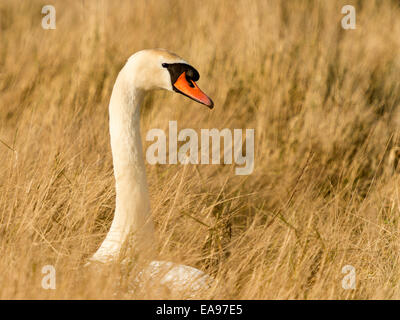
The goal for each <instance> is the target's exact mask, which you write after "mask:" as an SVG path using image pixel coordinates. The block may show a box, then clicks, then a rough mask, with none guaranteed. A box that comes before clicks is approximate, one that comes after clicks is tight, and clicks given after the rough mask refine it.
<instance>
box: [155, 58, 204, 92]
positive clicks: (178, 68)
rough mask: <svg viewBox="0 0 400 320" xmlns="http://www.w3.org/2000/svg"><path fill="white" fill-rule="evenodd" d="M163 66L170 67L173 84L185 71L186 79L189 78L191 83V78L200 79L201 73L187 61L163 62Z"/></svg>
mask: <svg viewBox="0 0 400 320" xmlns="http://www.w3.org/2000/svg"><path fill="white" fill-rule="evenodd" d="M162 66H163V67H164V68H167V69H168V71H169V74H170V76H171V83H172V85H173V84H174V83H175V82H176V80H177V79H178V78H179V76H180V75H181V74H182V73H184V72H186V79H187V80H188V82H189V85H190V84H191V82H190V81H189V80H193V81H197V80H199V79H200V75H199V73H198V72H197V70H196V69H195V68H193V67H192V66H191V65H188V64H186V63H163V64H162ZM174 89H175V87H174Z"/></svg>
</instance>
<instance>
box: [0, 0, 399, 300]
mask: <svg viewBox="0 0 400 320" xmlns="http://www.w3.org/2000/svg"><path fill="white" fill-rule="evenodd" d="M46 4H49V3H48V1H26V0H24V1H13V0H2V1H1V2H0V140H1V141H0V163H1V166H0V257H1V259H0V283H1V287H0V298H2V299H5V298H11V299H15V298H61V299H63V298H89V299H96V298H146V297H150V298H168V297H171V295H169V294H168V292H164V291H163V292H161V293H160V292H158V291H156V290H152V289H148V290H147V291H146V292H145V293H143V292H140V291H139V290H135V293H133V294H130V295H129V294H127V293H126V290H125V289H126V287H127V286H128V283H129V282H130V281H131V279H132V277H134V275H135V272H136V270H137V269H138V267H135V266H134V267H133V270H127V269H126V268H124V267H121V266H118V265H115V266H110V267H109V268H107V270H106V269H105V268H104V269H102V270H100V271H99V272H92V271H88V269H87V268H84V267H83V265H84V263H85V261H86V259H87V258H88V257H89V256H90V255H91V254H93V253H94V251H95V250H96V248H97V247H98V246H99V245H100V243H101V241H102V240H103V239H104V236H105V234H106V232H107V230H108V228H109V226H110V223H111V220H112V216H113V209H114V197H115V191H114V178H113V171H112V159H111V152H110V146H109V133H108V108H107V107H108V102H109V98H110V94H111V90H112V86H113V84H114V81H115V79H116V75H117V73H118V72H119V70H120V69H121V67H122V66H123V64H124V63H125V61H126V59H127V58H128V57H129V56H130V55H131V54H133V53H134V52H136V51H138V50H140V49H144V48H158V47H161V48H166V49H168V50H170V51H173V52H176V53H177V54H179V55H180V56H182V57H183V58H184V59H186V60H187V61H189V62H190V63H192V64H193V65H194V66H195V67H196V68H197V69H198V70H199V72H200V74H201V79H200V81H199V84H200V87H201V88H202V89H203V90H204V91H205V92H207V93H208V94H209V95H210V96H211V97H212V98H213V100H214V102H215V108H214V110H212V111H209V110H207V109H206V108H204V107H203V106H200V105H198V104H195V103H194V102H193V101H191V100H189V99H185V98H183V97H182V96H180V95H175V94H171V93H169V92H156V93H154V94H151V95H149V96H148V97H147V99H146V101H145V106H144V108H143V112H142V132H143V133H145V132H147V131H148V130H149V129H151V128H161V129H163V130H165V131H166V132H167V129H168V121H169V120H177V121H178V129H182V128H194V129H196V130H200V128H219V129H222V128H225V127H226V128H232V129H233V128H243V129H244V128H254V129H255V152H256V157H255V169H254V172H253V174H251V175H250V176H236V175H235V174H234V166H232V165H214V166H212V165H197V166H194V165H188V166H182V165H160V166H151V165H147V168H146V169H147V174H148V180H149V187H150V193H151V206H152V214H153V217H154V220H155V222H156V228H157V234H158V248H157V250H158V252H159V254H160V258H161V259H164V260H169V261H174V262H178V263H183V264H187V265H191V266H194V267H197V268H199V269H202V270H204V271H206V272H207V273H209V274H211V275H213V276H214V277H216V279H217V280H218V281H219V283H220V285H218V286H216V287H214V288H212V289H211V290H209V292H206V293H202V295H201V296H200V297H202V298H222V299H225V298H231V299H266V298H268V299H276V298H283V299H287V298H290V299H303V298H306V299H336V298H339V299H355V298H357V299H381V298H385V299H393V298H397V299H399V298H400V265H399V262H400V260H399V252H400V250H399V249H400V248H399V244H400V243H399V231H400V221H399V213H400V200H399V195H400V192H399V179H400V175H399V170H398V169H397V163H398V160H399V156H400V151H399V150H400V149H399V147H400V129H399V128H400V108H399V107H400V106H399V104H400V81H399V77H400V58H399V57H400V55H399V52H400V51H399V50H400V7H399V4H398V2H397V1H389V0H384V1H378V0H368V1H361V0H359V1H355V0H353V1H350V2H349V1H340V0H332V1H322V0H321V1H318V0H315V1H311V0H308V1H307V0H296V1H273V0H269V1H261V0H260V1H256V0H236V1H228V0H226V1H225V0H221V1H208V0H203V1H186V0H174V1H167V0H163V1H161V0H146V1H118V2H117V3H116V2H111V1H106V0H103V1H78V0H76V1H51V4H53V5H54V6H55V7H56V10H57V29H56V30H43V29H42V27H41V19H42V17H43V15H42V14H41V8H42V6H43V5H46ZM346 4H352V5H354V6H355V7H356V9H357V29H356V30H348V31H346V30H343V29H342V28H341V23H340V21H341V18H342V17H343V15H342V14H341V8H342V6H344V5H346ZM148 145H149V143H145V146H148ZM192 217H195V218H196V219H197V220H196V219H193V218H192ZM198 220H200V221H201V223H200V222H199V221H198ZM48 264H51V265H54V266H55V268H56V270H57V289H56V290H44V289H42V288H41V280H42V277H43V275H42V274H41V268H42V267H43V266H44V265H48ZM347 264H350V265H352V266H354V267H355V268H356V276H357V283H356V285H357V288H356V289H355V290H344V289H343V288H342V286H341V281H342V278H343V277H344V276H345V275H344V274H342V273H341V270H342V267H343V266H345V265H347ZM116 283H119V284H120V285H121V286H120V287H118V286H116ZM116 287H117V289H116ZM178 298H179V297H178Z"/></svg>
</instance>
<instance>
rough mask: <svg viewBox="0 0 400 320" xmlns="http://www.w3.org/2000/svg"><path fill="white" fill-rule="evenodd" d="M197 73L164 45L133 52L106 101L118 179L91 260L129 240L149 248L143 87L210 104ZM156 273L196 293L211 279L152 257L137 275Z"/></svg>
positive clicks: (106, 256)
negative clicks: (106, 227)
mask: <svg viewBox="0 0 400 320" xmlns="http://www.w3.org/2000/svg"><path fill="white" fill-rule="evenodd" d="M198 79H199V73H198V72H197V71H196V69H194V68H193V67H192V66H191V65H190V64H188V63H187V62H186V61H185V60H183V59H181V58H180V57H178V56H177V55H175V54H173V53H170V52H168V51H166V50H163V49H151V50H142V51H139V52H137V53H135V54H134V55H132V56H131V57H130V58H129V59H128V61H127V63H126V64H125V66H124V67H123V68H122V70H121V71H120V73H119V74H118V77H117V80H116V82H115V84H114V88H113V91H112V94H111V100H110V104H109V117H110V123H109V125H110V137H111V149H112V156H113V165H114V176H115V183H116V206H115V213H114V219H113V222H112V224H111V228H110V231H109V232H108V234H107V236H106V238H105V240H104V241H103V243H102V244H101V246H100V247H99V249H98V250H97V251H96V253H95V254H94V255H93V256H92V258H90V260H91V261H98V262H103V263H106V262H111V261H115V260H116V259H117V258H118V256H119V254H120V251H121V248H122V245H123V244H124V242H125V241H126V240H127V238H128V235H130V237H129V239H130V240H132V242H131V243H132V245H133V246H134V248H135V250H138V251H140V252H144V253H146V252H151V251H152V250H153V247H154V227H153V222H152V220H151V217H150V201H149V195H148V189H147V181H146V172H145V164H144V160H143V150H142V142H141V137H140V119H139V118H140V105H141V103H142V100H143V97H144V95H145V94H146V92H148V91H150V90H155V89H165V90H169V91H175V92H178V93H180V94H183V95H185V96H187V97H189V98H191V99H193V100H195V101H197V102H199V103H201V104H204V105H206V106H208V107H209V108H210V109H212V108H213V106H214V103H213V102H212V100H211V99H210V98H209V97H208V96H207V95H206V94H204V93H203V92H202V91H201V90H200V89H199V87H198V86H197V85H196V83H195V81H197V80H198ZM157 276H158V278H159V282H160V283H161V284H163V285H167V287H171V288H172V289H173V290H175V289H177V288H178V289H179V290H180V289H183V290H186V289H187V290H188V291H190V292H194V291H196V290H198V289H201V288H205V287H208V285H209V283H210V282H211V281H212V278H210V277H209V276H207V275H206V274H205V273H203V272H202V271H200V270H197V269H195V268H192V267H189V266H184V265H175V264H173V263H171V262H165V261H152V262H151V263H150V264H149V266H148V267H147V268H146V269H145V270H143V271H142V272H140V274H139V278H140V279H142V278H143V277H147V278H155V277H157Z"/></svg>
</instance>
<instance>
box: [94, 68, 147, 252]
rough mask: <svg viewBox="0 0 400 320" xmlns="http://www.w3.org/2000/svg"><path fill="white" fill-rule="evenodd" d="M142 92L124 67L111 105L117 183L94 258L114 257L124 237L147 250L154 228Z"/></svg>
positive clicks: (113, 92)
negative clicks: (111, 216)
mask: <svg viewBox="0 0 400 320" xmlns="http://www.w3.org/2000/svg"><path fill="white" fill-rule="evenodd" d="M143 96H144V92H143V91H142V90H140V89H138V88H137V87H136V86H135V83H134V79H133V78H129V77H127V74H126V72H125V70H124V69H122V70H121V72H120V74H119V75H118V78H117V81H116V83H115V85H114V88H113V91H112V95H111V100H110V105H109V117H110V122H109V125H110V138H111V150H112V157H113V166H114V177H115V187H116V204H115V213H114V219H113V222H112V224H111V228H110V231H109V232H108V234H107V236H106V238H105V240H104V241H103V243H102V245H101V246H100V248H99V249H98V251H97V252H96V253H95V255H94V257H93V258H94V259H95V260H110V258H111V259H115V258H116V257H117V256H118V255H119V254H120V251H121V248H122V246H123V244H124V243H125V241H126V240H127V239H128V236H129V240H132V242H131V243H130V244H131V246H132V248H134V249H135V253H139V251H145V252H150V251H152V247H153V240H154V230H153V223H152V220H151V216H150V201H149V194H148V187H147V180H146V171H145V164H144V159H143V149H142V141H141V134H140V105H141V103H142V100H143Z"/></svg>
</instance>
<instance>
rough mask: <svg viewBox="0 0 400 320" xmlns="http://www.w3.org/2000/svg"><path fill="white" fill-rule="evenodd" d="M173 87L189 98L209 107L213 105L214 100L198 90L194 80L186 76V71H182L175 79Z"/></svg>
mask: <svg viewBox="0 0 400 320" xmlns="http://www.w3.org/2000/svg"><path fill="white" fill-rule="evenodd" d="M174 89H175V91H177V92H179V93H181V94H183V95H185V96H187V97H189V98H190V99H193V100H194V101H197V102H199V103H202V104H204V105H206V106H207V107H209V108H210V109H212V108H213V107H214V102H213V101H212V100H211V99H210V98H209V97H208V96H207V95H206V94H205V93H204V92H203V91H201V90H200V88H199V87H198V86H197V85H196V82H194V81H193V80H191V79H188V78H187V77H186V72H183V73H182V74H181V75H180V76H179V78H178V79H177V80H176V81H175V83H174Z"/></svg>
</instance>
